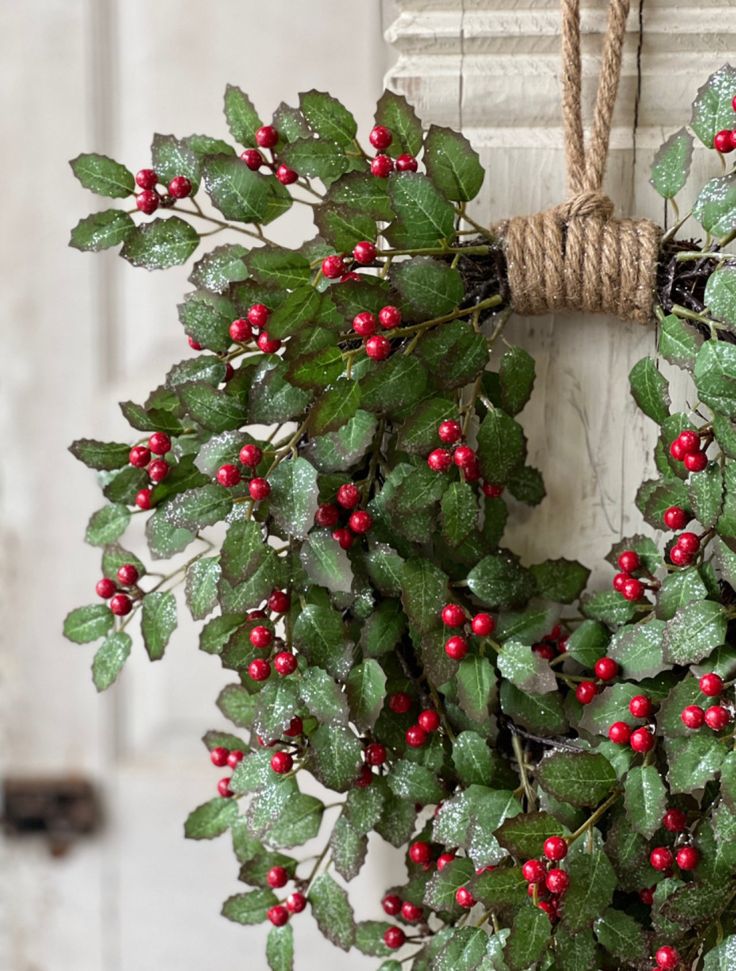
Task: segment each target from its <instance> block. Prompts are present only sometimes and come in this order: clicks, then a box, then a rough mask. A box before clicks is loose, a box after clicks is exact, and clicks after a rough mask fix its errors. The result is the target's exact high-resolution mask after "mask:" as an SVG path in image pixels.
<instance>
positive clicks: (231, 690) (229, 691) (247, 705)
mask: <svg viewBox="0 0 736 971" xmlns="http://www.w3.org/2000/svg"><path fill="white" fill-rule="evenodd" d="M255 701H256V696H254V695H252V694H250V693H249V692H248V691H247V690H246V689H245V688H243V687H242V686H241V685H239V684H228V685H225V687H224V688H223V689H222V691H221V692H220V694H219V695H218V697H217V707H218V708H219V709H220V711H221V712H222V713H223V715H224V716H225V718H227V719H229V721H231V722H232V723H233V725H237V726H238V728H250V727H251V726H252V724H253V715H254V711H255Z"/></svg>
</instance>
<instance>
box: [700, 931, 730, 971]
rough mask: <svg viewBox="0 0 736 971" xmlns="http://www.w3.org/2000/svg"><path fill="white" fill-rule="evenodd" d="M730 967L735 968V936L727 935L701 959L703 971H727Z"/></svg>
mask: <svg viewBox="0 0 736 971" xmlns="http://www.w3.org/2000/svg"><path fill="white" fill-rule="evenodd" d="M732 967H736V934H729V936H728V937H727V938H726V939H725V940H723V941H721V942H720V944H717V945H716V946H715V947H714V948H711V950H709V951H708V953H707V954H706V955H705V956H704V957H703V971H729V968H732Z"/></svg>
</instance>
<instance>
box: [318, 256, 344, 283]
mask: <svg viewBox="0 0 736 971" xmlns="http://www.w3.org/2000/svg"><path fill="white" fill-rule="evenodd" d="M344 272H345V263H344V261H343V258H342V256H338V255H337V254H333V255H332V256H326V257H325V258H324V259H323V260H322V275H323V276H326V277H327V279H328V280H336V279H337V278H338V277H339V276H342V274H343V273H344Z"/></svg>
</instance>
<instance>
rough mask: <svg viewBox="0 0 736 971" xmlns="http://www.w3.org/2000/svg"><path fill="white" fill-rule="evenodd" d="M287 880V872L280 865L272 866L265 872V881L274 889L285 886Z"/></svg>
mask: <svg viewBox="0 0 736 971" xmlns="http://www.w3.org/2000/svg"><path fill="white" fill-rule="evenodd" d="M288 882H289V874H288V873H287V872H286V870H285V868H284V867H282V866H272V867H271V869H270V870H269V871H268V873H267V874H266V883H267V884H268V885H269V887H272V888H273V889H274V890H279V889H280V888H281V887H285V886H286V884H287V883H288Z"/></svg>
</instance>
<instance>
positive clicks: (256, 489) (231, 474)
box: [215, 444, 271, 502]
mask: <svg viewBox="0 0 736 971" xmlns="http://www.w3.org/2000/svg"><path fill="white" fill-rule="evenodd" d="M238 459H239V463H240V466H242V467H243V468H244V469H245V470H246V472H247V473H249V474H251V478H250V479H248V494H249V495H250V497H251V499H252V500H253V502H262V501H263V500H264V499H268V497H269V496H270V494H271V486H270V484H269V482H268V479H265V478H263V476H260V475H255V476H254V475H252V473H253V471H254V470H255V469H256V468H257V467H258V466H259V465H260V464H261V461H262V459H263V452H262V451H261V449H260V448H259V447H258V446H257V445H253V444H247V445H243V447H242V448H241V449H240V452H239V454H238ZM215 478H216V479H217V481H218V482H219V483H220V485H221V486H225V487H226V488H228V489H232V488H234V487H235V486H236V485H239V483H240V482H241V480H242V479H243V471H242V470H241V468H239V467H238V466H237V465H234V464H233V463H231V462H226V463H225V465H221V466H220V468H219V469H218V470H217V474H216V476H215Z"/></svg>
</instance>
